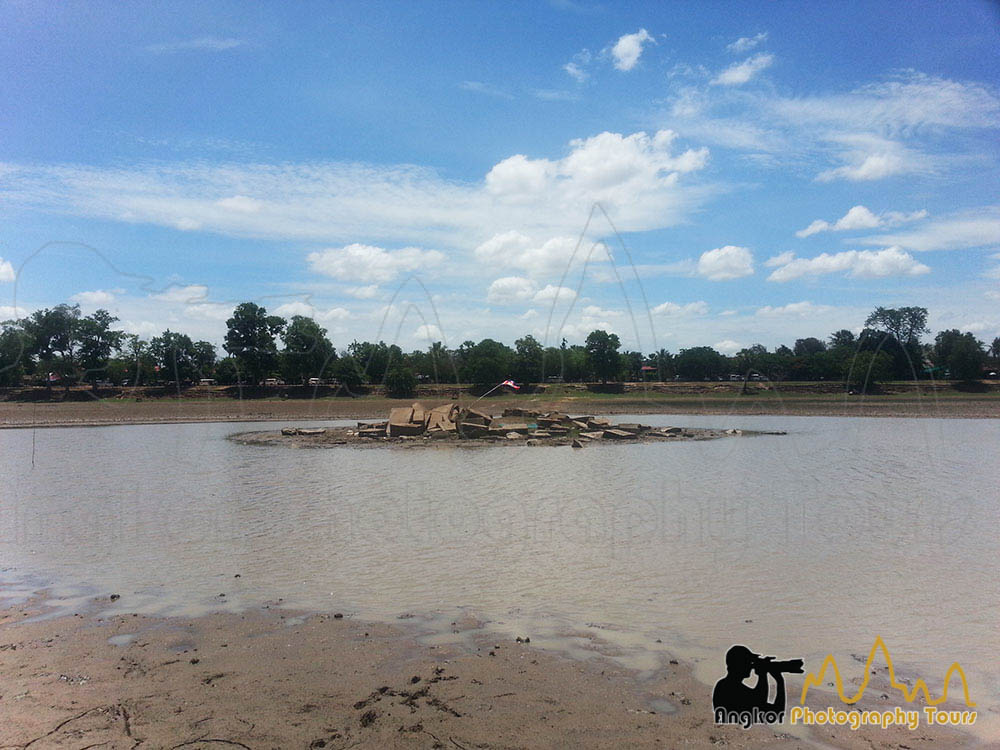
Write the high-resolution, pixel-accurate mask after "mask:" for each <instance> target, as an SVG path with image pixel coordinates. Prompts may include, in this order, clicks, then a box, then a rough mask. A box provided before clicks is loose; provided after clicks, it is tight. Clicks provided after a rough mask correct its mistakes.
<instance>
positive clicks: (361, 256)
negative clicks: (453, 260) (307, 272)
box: [306, 242, 445, 284]
mask: <svg viewBox="0 0 1000 750" xmlns="http://www.w3.org/2000/svg"><path fill="white" fill-rule="evenodd" d="M444 259H445V255H444V253H442V252H439V251H437V250H421V249H420V248H417V247H404V248H402V249H401V250H386V249H384V248H381V247H374V246H372V245H362V244H359V243H356V242H355V243H353V244H351V245H347V246H346V247H331V248H327V249H326V250H320V251H318V252H313V253H309V255H307V256H306V260H307V261H308V263H309V266H310V267H311V268H312V270H314V271H316V272H317V273H321V274H324V275H325V276H330V277H332V278H334V279H339V280H341V281H358V282H362V283H364V282H374V283H376V284H382V283H385V282H387V281H392V280H393V279H395V278H396V277H397V276H399V275H400V274H401V273H408V272H410V271H417V270H422V269H428V268H433V267H434V266H437V265H440V264H441V263H442V262H444Z"/></svg>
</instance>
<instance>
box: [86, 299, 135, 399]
mask: <svg viewBox="0 0 1000 750" xmlns="http://www.w3.org/2000/svg"><path fill="white" fill-rule="evenodd" d="M117 322H118V318H116V317H115V316H114V315H112V314H111V313H109V312H108V311H107V310H97V311H96V312H94V314H93V315H88V316H86V317H85V318H82V319H80V320H79V321H78V322H77V325H76V326H75V334H76V337H77V340H78V342H79V343H78V352H77V356H78V364H79V367H80V368H81V369H82V370H83V379H84V380H87V381H89V382H90V384H91V386H92V387H94V388H95V389H96V388H97V381H98V380H99V379H101V376H102V375H106V370H107V366H108V360H109V359H110V358H111V352H113V351H116V350H118V348H119V347H120V346H121V344H122V340H123V338H124V336H125V334H124V332H122V331H118V330H115V329H113V328H112V327H111V326H112V325H114V324H115V323H117Z"/></svg>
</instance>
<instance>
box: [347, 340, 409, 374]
mask: <svg viewBox="0 0 1000 750" xmlns="http://www.w3.org/2000/svg"><path fill="white" fill-rule="evenodd" d="M347 351H348V353H349V354H350V355H351V356H352V357H354V359H355V361H356V362H357V363H358V366H359V367H360V368H361V371H362V372H363V373H365V375H366V376H367V377H368V382H369V383H381V382H384V381H385V376H386V373H388V372H389V370H390V369H391V368H392V367H393V366H398V365H399V364H400V363H402V361H403V350H402V349H400V348H399V347H398V346H396V345H395V344H392V345H391V346H389V345H387V344H386V343H385V342H384V341H379V342H378V343H377V344H373V343H371V342H370V341H361V342H358V341H352V342H351V344H350V346H348V347H347Z"/></svg>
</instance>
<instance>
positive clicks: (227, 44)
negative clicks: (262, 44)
mask: <svg viewBox="0 0 1000 750" xmlns="http://www.w3.org/2000/svg"><path fill="white" fill-rule="evenodd" d="M245 44H246V42H244V41H243V40H242V39H233V38H231V37H215V36H202V37H198V38H197V39H186V40H183V41H178V42H164V43H161V44H150V45H149V46H147V47H146V50H147V51H148V52H152V53H154V54H157V55H162V54H167V53H171V52H188V51H192V50H203V51H207V52H227V51H229V50H233V49H236V48H238V47H242V46H244V45H245Z"/></svg>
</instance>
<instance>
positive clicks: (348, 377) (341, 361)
mask: <svg viewBox="0 0 1000 750" xmlns="http://www.w3.org/2000/svg"><path fill="white" fill-rule="evenodd" d="M330 374H331V375H333V377H334V379H335V380H336V381H337V382H338V383H339V384H340V385H341V386H343V387H344V388H346V389H347V391H348V392H351V391H356V390H357V389H358V388H360V387H361V385H362V383H364V375H363V374H362V372H361V367H360V366H359V365H358V361H357V360H356V359H355V358H354V357H352V356H351V355H350V354H347V355H345V356H343V357H338V358H337V359H335V360H334V361H333V363H332V365H331V366H330Z"/></svg>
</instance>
